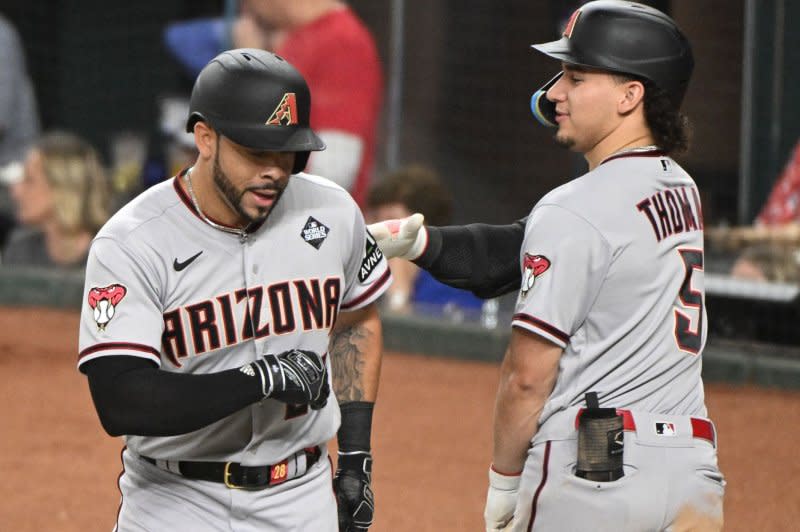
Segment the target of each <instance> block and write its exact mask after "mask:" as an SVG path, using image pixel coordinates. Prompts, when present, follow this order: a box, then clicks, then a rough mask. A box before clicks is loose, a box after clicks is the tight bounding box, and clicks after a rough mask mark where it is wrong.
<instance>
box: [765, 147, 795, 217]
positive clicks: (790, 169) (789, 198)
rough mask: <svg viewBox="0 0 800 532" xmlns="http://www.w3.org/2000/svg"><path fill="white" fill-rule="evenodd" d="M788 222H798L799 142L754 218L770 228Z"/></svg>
mask: <svg viewBox="0 0 800 532" xmlns="http://www.w3.org/2000/svg"><path fill="white" fill-rule="evenodd" d="M789 222H800V140H798V142H797V144H796V145H795V147H794V152H793V153H792V155H791V157H790V158H789V160H788V161H787V163H786V166H785V167H784V169H783V173H781V175H780V177H779V178H778V180H777V181H775V184H774V185H773V186H772V191H771V192H770V194H769V198H768V199H767V202H766V203H765V204H764V207H763V208H762V209H761V212H760V213H759V215H758V217H757V218H756V223H757V224H763V225H770V226H774V225H782V224H786V223H789Z"/></svg>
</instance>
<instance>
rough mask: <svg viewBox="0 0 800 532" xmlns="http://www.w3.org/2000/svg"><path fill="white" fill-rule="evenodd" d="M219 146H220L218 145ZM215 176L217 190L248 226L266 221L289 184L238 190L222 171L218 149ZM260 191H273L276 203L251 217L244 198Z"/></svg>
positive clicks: (279, 183) (215, 156)
mask: <svg viewBox="0 0 800 532" xmlns="http://www.w3.org/2000/svg"><path fill="white" fill-rule="evenodd" d="M218 146H219V145H218ZM213 175H214V184H215V185H216V187H217V190H218V191H220V192H221V193H222V197H223V199H224V200H225V203H227V204H228V206H229V207H230V208H231V209H233V210H234V211H236V214H238V215H239V217H240V218H241V219H242V220H245V221H247V225H250V224H253V223H256V222H261V221H264V220H265V219H266V218H267V216H269V213H270V212H272V209H274V208H275V206H276V205H277V204H278V201H279V200H280V199H281V196H282V195H283V191H284V190H285V189H286V184H287V183H288V182H278V181H275V182H274V183H275V184H274V185H273V186H262V187H248V188H245V189H242V190H239V189H237V188H236V186H235V185H234V184H233V182H231V180H230V179H229V178H228V176H227V175H226V174H225V172H224V171H223V170H222V166H220V164H219V149H217V153H216V154H215V155H214V168H213ZM258 190H271V191H274V192H275V201H273V202H272V205H271V206H270V207H268V208H261V207H257V209H258V215H256V216H255V217H254V216H251V215H250V213H248V212H247V211H246V210H245V209H244V207H243V206H242V198H243V197H244V195H245V193H246V192H250V191H258Z"/></svg>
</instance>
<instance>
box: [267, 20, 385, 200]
mask: <svg viewBox="0 0 800 532" xmlns="http://www.w3.org/2000/svg"><path fill="white" fill-rule="evenodd" d="M275 53H276V54H278V55H280V56H281V57H283V58H284V59H286V60H287V61H289V62H290V63H292V64H293V65H294V66H295V67H296V68H297V70H299V71H300V73H301V74H303V77H305V79H306V81H307V82H308V86H309V88H310V89H311V127H312V128H313V129H314V130H316V131H325V130H339V131H344V132H346V133H351V134H354V135H357V136H358V137H360V138H361V140H362V141H363V143H364V152H363V154H362V157H361V165H360V167H359V170H358V175H357V176H356V179H355V182H354V184H353V188H352V190H350V193H351V194H352V196H353V198H355V200H356V201H357V202H358V204H359V205H360V206H362V207H363V204H364V199H365V197H366V192H367V187H368V185H369V180H370V178H371V174H372V165H373V159H374V150H375V135H376V129H377V122H378V114H379V112H380V108H381V98H382V95H383V79H382V75H381V63H380V59H379V57H378V52H377V49H376V46H375V42H374V40H373V38H372V35H371V34H370V33H369V30H367V28H366V27H365V26H364V24H363V23H362V22H361V21H360V20H359V19H358V17H357V16H356V15H355V13H353V11H352V10H351V9H350V8H349V7H343V8H341V9H336V10H334V11H331V12H330V13H327V14H325V15H323V16H322V17H320V18H318V19H316V20H314V21H313V22H311V23H309V24H306V25H305V26H303V27H300V28H297V29H296V30H294V31H293V32H291V33H290V34H289V35H288V36H287V37H286V39H285V40H284V41H283V43H282V44H281V45H280V46H279V47H278V48H277V49H276V50H275Z"/></svg>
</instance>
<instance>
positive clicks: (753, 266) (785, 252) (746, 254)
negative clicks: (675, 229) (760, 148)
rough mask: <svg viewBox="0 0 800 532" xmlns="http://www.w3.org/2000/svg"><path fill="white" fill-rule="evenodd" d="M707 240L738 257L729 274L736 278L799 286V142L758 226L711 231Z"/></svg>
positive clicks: (758, 221) (766, 205)
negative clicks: (796, 284)
mask: <svg viewBox="0 0 800 532" xmlns="http://www.w3.org/2000/svg"><path fill="white" fill-rule="evenodd" d="M706 237H707V238H708V240H709V241H710V242H711V243H712V244H713V245H714V246H715V247H717V248H719V249H720V250H724V251H728V252H730V251H733V252H735V253H737V254H738V257H737V258H736V261H735V262H734V264H733V267H732V268H731V271H730V274H731V276H733V277H736V278H740V279H749V280H755V281H770V282H783V283H798V282H800V141H798V143H797V145H796V146H795V148H794V151H793V153H792V155H791V157H790V158H789V160H788V161H787V163H786V166H785V167H784V169H783V172H782V173H781V175H780V177H778V179H777V180H776V181H775V184H774V185H773V187H772V191H771V192H770V194H769V197H768V199H767V202H766V203H765V204H764V207H763V208H762V209H761V212H760V213H759V215H758V216H757V217H756V221H755V224H754V225H752V226H742V227H733V228H728V227H721V228H710V229H707V230H706Z"/></svg>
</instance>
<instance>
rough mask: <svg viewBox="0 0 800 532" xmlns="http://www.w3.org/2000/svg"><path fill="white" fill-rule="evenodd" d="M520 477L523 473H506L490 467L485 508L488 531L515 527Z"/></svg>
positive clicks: (493, 531) (492, 531) (484, 516)
mask: <svg viewBox="0 0 800 532" xmlns="http://www.w3.org/2000/svg"><path fill="white" fill-rule="evenodd" d="M520 478H521V473H516V474H513V475H506V474H504V473H500V472H499V471H496V470H495V469H494V467H489V491H488V493H487V494H486V507H485V508H484V510H483V519H484V521H485V522H486V532H500V531H502V530H511V528H512V527H513V525H514V509H515V508H516V506H517V491H518V490H519V481H520Z"/></svg>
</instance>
